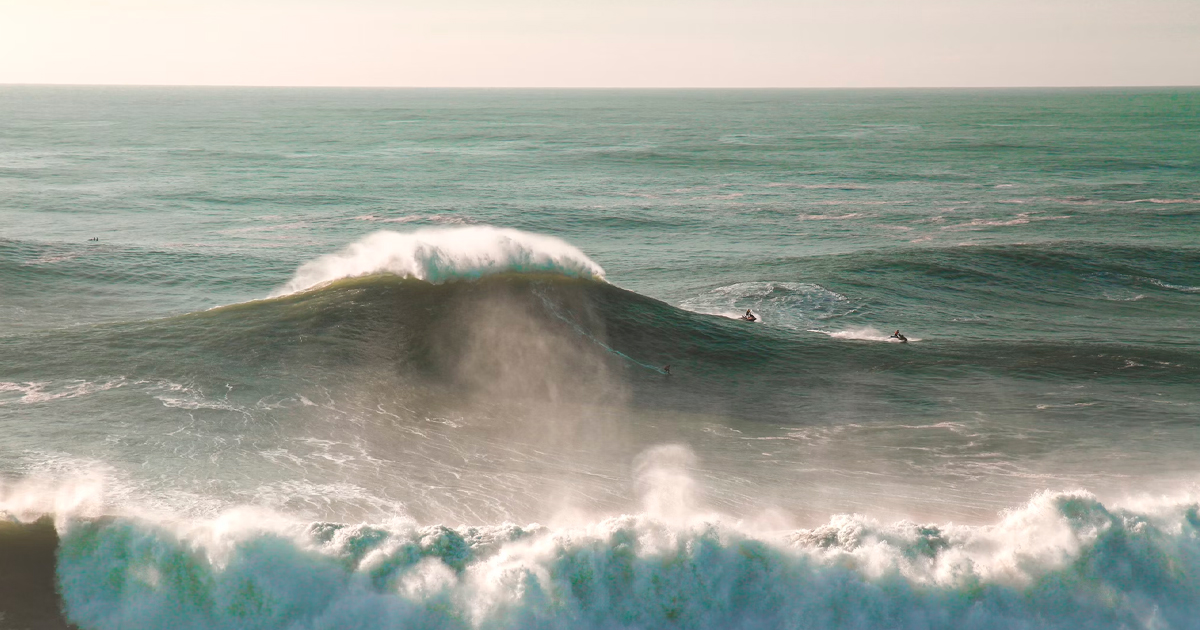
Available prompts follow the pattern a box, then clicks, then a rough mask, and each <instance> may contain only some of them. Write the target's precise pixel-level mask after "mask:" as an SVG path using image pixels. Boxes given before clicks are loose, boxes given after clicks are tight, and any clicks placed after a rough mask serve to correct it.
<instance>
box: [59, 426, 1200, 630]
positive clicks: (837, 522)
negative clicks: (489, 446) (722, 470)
mask: <svg viewBox="0 0 1200 630" xmlns="http://www.w3.org/2000/svg"><path fill="white" fill-rule="evenodd" d="M649 459H650V460H652V463H643V464H641V465H639V466H638V468H639V471H640V474H641V476H642V477H643V479H644V480H645V482H646V483H648V484H650V485H653V486H657V488H656V489H648V490H647V494H648V495H655V494H656V493H660V492H665V491H669V489H670V488H671V487H674V488H676V489H677V490H678V491H677V492H675V496H673V497H667V498H664V497H662V496H648V507H651V508H654V509H659V508H661V509H663V510H664V511H663V512H662V513H661V514H657V515H656V514H652V513H650V512H646V513H641V514H629V515H623V516H615V517H610V518H600V519H596V520H593V521H590V522H583V523H579V524H577V525H574V526H569V527H555V528H548V527H543V526H540V525H537V524H532V525H528V526H524V527H521V526H516V525H513V524H508V523H506V524H496V525H485V526H475V527H468V526H459V527H446V526H441V525H436V526H425V527H422V526H419V525H417V524H416V523H413V522H411V521H406V520H396V521H393V522H388V523H381V524H375V525H365V524H360V525H349V524H338V523H307V524H306V523H302V522H298V521H295V520H293V519H288V518H286V517H282V516H280V515H279V514H276V513H271V512H267V511H263V510H260V509H251V508H242V509H238V510H232V511H229V512H226V513H224V514H222V515H221V516H220V517H218V518H215V519H212V520H208V521H201V522H195V521H193V522H183V521H181V522H177V523H169V522H153V521H147V520H144V519H136V518H116V519H108V520H99V521H97V520H90V519H80V520H74V521H72V522H69V523H67V524H65V525H63V526H60V535H61V537H62V538H61V540H62V542H61V548H60V552H59V561H58V577H59V584H60V589H61V592H62V596H63V600H64V602H65V607H66V612H67V615H68V617H69V619H70V620H71V621H73V622H75V623H77V624H79V625H80V626H81V627H86V628H94V629H96V630H110V629H117V628H168V627H169V628H172V629H191V628H195V629H197V630H200V629H201V628H203V629H214V628H215V629H225V628H228V629H233V628H245V627H259V628H330V629H332V628H365V627H417V628H442V627H450V628H479V629H491V628H497V629H500V628H505V629H507V628H512V629H516V628H530V627H536V628H582V629H593V628H594V629H597V630H599V629H602V628H604V629H611V628H667V627H684V628H698V629H710V628H711V629H713V630H716V629H718V628H721V629H726V628H733V629H742V628H744V629H747V630H748V629H751V628H781V627H805V628H845V627H853V628H871V629H873V628H879V629H883V628H960V627H971V628H996V629H1000V628H1013V627H1030V628H1032V627H1037V628H1085V627H1086V628H1176V627H1178V628H1185V627H1187V628H1191V627H1195V624H1194V621H1195V619H1197V618H1198V617H1197V615H1200V598H1196V597H1195V596H1194V594H1195V593H1196V592H1197V590H1198V589H1200V536H1198V535H1197V533H1198V532H1200V518H1198V517H1197V513H1196V509H1197V508H1196V504H1195V500H1194V499H1193V498H1190V497H1183V498H1182V500H1181V499H1179V498H1176V499H1172V500H1166V499H1159V500H1149V499H1145V500H1143V501H1142V502H1141V504H1140V505H1138V506H1137V507H1136V509H1120V508H1116V507H1112V508H1110V507H1106V506H1105V505H1103V504H1102V503H1101V502H1100V501H1099V500H1097V499H1096V497H1094V496H1092V495H1091V494H1088V493H1087V492H1083V491H1074V492H1046V493H1041V494H1038V495H1036V496H1034V497H1033V498H1032V499H1031V500H1030V501H1029V502H1028V503H1027V504H1025V505H1023V506H1020V507H1017V508H1015V509H1013V510H1011V511H1009V512H1007V513H1005V514H1003V515H1002V516H1001V517H1000V518H999V519H998V520H997V521H996V522H994V523H993V524H991V525H985V526H962V525H955V524H952V523H946V524H928V523H927V524H921V523H915V522H911V521H900V522H892V523H882V522H879V521H877V520H874V519H872V518H869V517H865V516H861V515H854V514H844V515H838V516H834V517H832V518H831V519H830V520H829V522H828V523H826V524H824V525H821V526H818V527H814V528H812V529H801V530H792V531H766V530H760V529H757V528H755V527H753V526H751V525H748V524H747V523H746V522H744V521H741V520H737V519H731V518H728V517H722V516H720V515H715V514H709V515H706V516H704V517H703V518H685V517H686V516H687V511H688V510H689V509H692V508H694V507H696V506H694V505H693V503H694V502H695V501H696V497H695V496H694V495H693V492H692V490H693V488H692V485H693V482H692V481H691V480H690V479H688V478H686V475H684V477H683V478H682V480H684V481H685V482H686V483H684V485H683V486H682V487H681V486H679V481H681V477H680V475H681V474H683V473H682V471H686V470H687V468H688V467H689V466H691V465H693V464H694V462H693V461H692V460H691V459H689V456H688V455H687V453H686V451H684V450H682V449H679V448H678V447H667V448H665V449H660V450H659V451H658V452H657V453H652V454H650V455H649Z"/></svg>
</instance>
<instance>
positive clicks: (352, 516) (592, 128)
mask: <svg viewBox="0 0 1200 630" xmlns="http://www.w3.org/2000/svg"><path fill="white" fill-rule="evenodd" d="M746 311H750V312H752V313H753V314H754V315H755V316H756V321H754V322H748V321H744V320H741V319H738V318H739V316H741V315H742V314H743V313H745V312H746ZM896 331H899V332H900V333H901V334H902V335H904V336H905V337H906V338H907V342H906V343H901V342H900V341H899V340H898V339H896V338H894V337H892V336H891V335H892V334H893V333H894V332H896ZM1198 331H1200V89H1194V88H1179V89H1167V88H1162V89H1090V90H762V91H755V90H690V91H689V90H628V91H622V90H559V91H555V90H435V89H427V90H407V89H395V90H374V89H300V88H295V89H251V88H151V87H66V86H62V87H51V86H3V87H0V628H10V627H11V628H65V627H76V628H80V629H86V630H93V629H95V630H117V629H134V628H136V629H153V628H169V629H171V630H183V629H197V630H200V629H216V628H230V629H233V628H237V629H244V628H261V629H275V628H279V629H284V628H286V629H296V630H300V629H313V630H315V629H325V628H329V629H335V628H336V629H350V628H405V629H408V628H431V629H432V628H438V629H442V628H444V629H464V630H465V629H481V630H482V629H488V630H491V629H501V628H513V629H516V628H521V629H527V628H545V629H560V628H562V629H566V628H571V629H605V630H614V629H624V628H631V629H632V628H639V629H658V628H681V629H684V628H686V629H692V628H695V629H710V628H711V629H746V630H750V629H754V630H759V629H764V630H765V629H775V628H780V629H782V628H788V629H791V628H796V629H799V628H812V629H819V628H856V629H868V628H881V629H882V628H889V629H890V628H913V629H917V628H921V629H934V628H947V629H949V628H954V629H960V628H980V629H982V628H1005V629H1008V628H1071V629H1077V628H1145V629H1162V628H1171V629H1174V628H1200V511H1198V510H1200V483H1198V482H1200V463H1198V462H1200V458H1198V457H1197V453H1198V452H1200V335H1198Z"/></svg>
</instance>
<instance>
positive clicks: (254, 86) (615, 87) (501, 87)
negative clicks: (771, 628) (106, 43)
mask: <svg viewBox="0 0 1200 630" xmlns="http://www.w3.org/2000/svg"><path fill="white" fill-rule="evenodd" d="M0 87H124V88H248V89H300V88H313V89H348V90H1039V89H1045V90H1104V89H1189V88H1200V84H1165V83H1164V84H1107V85H1049V84H1031V85H860V86H850V85H807V86H778V85H769V86H711V85H709V86H636V85H634V86H631V85H570V86H554V85H337V84H311V85H303V84H296V85H261V84H249V83H53V82H47V83H8V82H2V81H0Z"/></svg>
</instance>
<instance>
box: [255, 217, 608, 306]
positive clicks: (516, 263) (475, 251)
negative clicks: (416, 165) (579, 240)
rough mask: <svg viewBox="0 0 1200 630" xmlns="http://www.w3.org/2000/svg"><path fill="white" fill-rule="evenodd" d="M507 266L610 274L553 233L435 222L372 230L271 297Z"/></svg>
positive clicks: (471, 275) (477, 273)
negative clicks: (387, 277)
mask: <svg viewBox="0 0 1200 630" xmlns="http://www.w3.org/2000/svg"><path fill="white" fill-rule="evenodd" d="M505 272H517V273H556V274H561V275H564V276H570V277H579V278H589V279H594V280H603V279H604V270H603V269H602V268H601V267H600V265H597V264H596V263H595V262H593V261H592V260H591V259H590V258H588V257H587V256H586V255H585V254H584V253H583V252H582V251H580V250H579V249H578V248H576V247H575V246H573V245H571V244H569V243H567V242H566V241H564V240H562V239H559V238H555V237H553V236H545V235H541V234H531V233H529V232H522V231H520V230H513V229H505V228H496V227H488V226H472V227H460V228H431V229H423V230H417V231H415V232H406V233H400V232H391V231H381V232H376V233H374V234H371V235H369V236H367V237H366V238H363V239H362V240H360V241H358V242H356V243H354V244H352V245H350V246H349V247H347V248H345V249H343V250H342V251H340V252H338V253H336V254H329V255H326V256H322V257H320V258H317V259H316V260H313V261H310V262H307V263H305V264H304V265H301V266H300V268H299V269H297V270H296V274H295V275H294V276H293V277H292V279H291V280H290V281H289V282H288V283H287V284H285V285H284V286H283V287H280V288H279V289H278V290H276V291H275V292H274V293H272V294H271V296H270V297H278V296H282V295H288V294H291V293H296V292H299V291H304V290H307V289H311V288H313V287H316V286H320V285H323V284H326V283H328V282H332V281H334V280H338V279H341V278H354V277H358V276H366V275H371V274H377V273H388V274H393V275H396V276H400V277H403V278H415V279H418V280H424V281H426V282H431V283H435V284H437V283H442V282H447V281H451V280H473V279H477V278H480V277H482V276H486V275H491V274H497V273H505Z"/></svg>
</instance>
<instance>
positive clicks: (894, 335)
mask: <svg viewBox="0 0 1200 630" xmlns="http://www.w3.org/2000/svg"><path fill="white" fill-rule="evenodd" d="M892 339H899V340H900V343H908V337H905V336H904V335H901V334H900V331H899V330H897V331H896V332H894V333H892Z"/></svg>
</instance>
